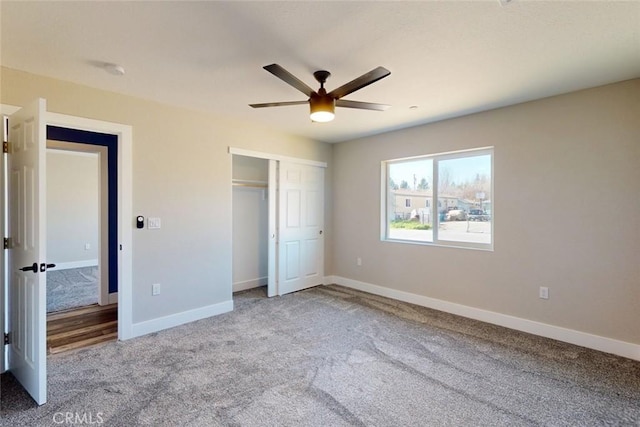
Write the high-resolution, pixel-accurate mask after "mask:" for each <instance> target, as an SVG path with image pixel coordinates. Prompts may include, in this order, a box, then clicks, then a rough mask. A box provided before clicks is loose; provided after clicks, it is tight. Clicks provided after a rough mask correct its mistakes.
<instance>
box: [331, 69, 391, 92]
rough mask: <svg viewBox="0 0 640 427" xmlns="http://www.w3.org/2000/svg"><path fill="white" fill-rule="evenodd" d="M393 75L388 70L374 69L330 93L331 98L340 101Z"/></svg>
mask: <svg viewBox="0 0 640 427" xmlns="http://www.w3.org/2000/svg"><path fill="white" fill-rule="evenodd" d="M389 74H391V71H389V70H387V69H386V68H384V67H378V68H374V69H373V70H371V71H369V72H368V73H365V74H363V75H361V76H360V77H358V78H357V79H354V80H351V81H350V82H349V83H346V84H344V85H342V86H340V87H339V88H337V89H334V90H332V91H331V92H329V96H332V97H333V98H335V99H340V98H342V97H343V96H347V95H349V94H350V93H352V92H355V91H356V90H358V89H362V88H363V87H365V86H368V85H370V84H371V83H375V82H377V81H378V80H380V79H383V78H385V77H387V76H388V75H389Z"/></svg>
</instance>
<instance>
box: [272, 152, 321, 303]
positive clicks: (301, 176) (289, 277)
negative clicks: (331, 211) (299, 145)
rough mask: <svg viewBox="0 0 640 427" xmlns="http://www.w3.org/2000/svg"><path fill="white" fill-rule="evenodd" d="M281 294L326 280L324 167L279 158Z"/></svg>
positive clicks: (279, 281)
mask: <svg viewBox="0 0 640 427" xmlns="http://www.w3.org/2000/svg"><path fill="white" fill-rule="evenodd" d="M278 191H279V200H278V206H279V209H278V225H279V227H278V271H277V277H278V279H277V282H278V294H279V295H284V294H287V293H290V292H295V291H299V290H301V289H305V288H309V287H311V286H316V285H320V284H322V283H323V280H324V235H323V233H324V168H321V167H317V166H311V165H304V164H298V163H292V162H287V161H280V165H279V172H278Z"/></svg>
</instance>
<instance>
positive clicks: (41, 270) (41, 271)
mask: <svg viewBox="0 0 640 427" xmlns="http://www.w3.org/2000/svg"><path fill="white" fill-rule="evenodd" d="M55 266H56V265H55V264H45V263H44V262H43V263H42V264H40V273H44V272H45V271H47V269H49V268H53V267H55Z"/></svg>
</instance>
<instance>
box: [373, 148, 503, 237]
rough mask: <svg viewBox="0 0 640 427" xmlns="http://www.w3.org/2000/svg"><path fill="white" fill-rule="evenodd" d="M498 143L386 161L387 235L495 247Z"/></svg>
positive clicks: (385, 228)
mask: <svg viewBox="0 0 640 427" xmlns="http://www.w3.org/2000/svg"><path fill="white" fill-rule="evenodd" d="M492 161H493V149H491V148H484V149H480V150H472V151H463V152H456V153H446V154H436V155H428V156H422V157H415V158H410V159H401V160H390V161H387V162H384V167H383V173H385V174H386V180H385V181H386V188H385V189H384V194H385V196H386V197H385V202H384V203H385V204H386V208H385V212H386V215H385V216H386V218H385V219H384V224H383V239H385V240H406V241H412V242H423V243H438V244H445V245H455V246H468V247H476V248H486V249H490V248H491V247H492V229H491V228H492V222H493V216H492V214H493V209H492V193H493V183H492Z"/></svg>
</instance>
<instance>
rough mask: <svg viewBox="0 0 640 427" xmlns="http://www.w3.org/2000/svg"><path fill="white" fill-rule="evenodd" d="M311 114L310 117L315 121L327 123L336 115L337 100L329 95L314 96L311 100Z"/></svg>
mask: <svg viewBox="0 0 640 427" xmlns="http://www.w3.org/2000/svg"><path fill="white" fill-rule="evenodd" d="M309 105H310V107H311V114H310V115H309V117H310V118H311V121H313V122H319V123H326V122H330V121H331V120H333V119H334V117H335V109H336V105H335V100H334V99H333V98H332V97H330V96H327V95H324V96H322V95H320V96H312V97H311V99H310V100H309Z"/></svg>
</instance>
